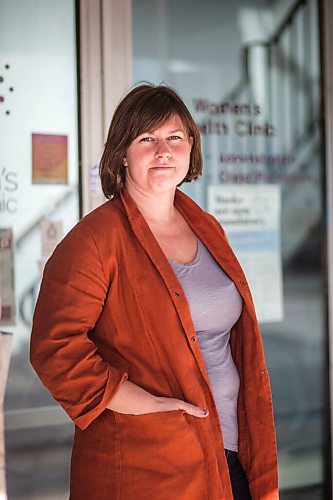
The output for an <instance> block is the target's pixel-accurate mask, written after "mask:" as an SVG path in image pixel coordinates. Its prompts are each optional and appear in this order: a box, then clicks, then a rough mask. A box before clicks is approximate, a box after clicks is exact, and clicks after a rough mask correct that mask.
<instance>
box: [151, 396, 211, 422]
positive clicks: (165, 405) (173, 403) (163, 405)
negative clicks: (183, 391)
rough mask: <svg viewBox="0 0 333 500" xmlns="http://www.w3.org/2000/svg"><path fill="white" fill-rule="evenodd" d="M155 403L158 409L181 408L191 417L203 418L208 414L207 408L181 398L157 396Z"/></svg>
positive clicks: (171, 409)
mask: <svg viewBox="0 0 333 500" xmlns="http://www.w3.org/2000/svg"><path fill="white" fill-rule="evenodd" d="M157 403H158V405H159V410H158V411H173V410H182V411H183V412H185V413H188V414H189V415H192V416H193V417H198V418H205V417H207V416H208V415H209V411H208V410H207V408H200V407H199V406H195V405H192V404H190V403H186V402H185V401H182V400H181V399H174V398H163V397H162V398H157Z"/></svg>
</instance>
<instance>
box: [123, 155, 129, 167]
mask: <svg viewBox="0 0 333 500" xmlns="http://www.w3.org/2000/svg"><path fill="white" fill-rule="evenodd" d="M123 165H124V167H128V163H127V159H126V156H124V158H123Z"/></svg>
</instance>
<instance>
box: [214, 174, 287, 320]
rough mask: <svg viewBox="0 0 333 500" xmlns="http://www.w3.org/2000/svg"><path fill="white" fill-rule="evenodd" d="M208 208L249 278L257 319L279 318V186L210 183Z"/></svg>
mask: <svg viewBox="0 0 333 500" xmlns="http://www.w3.org/2000/svg"><path fill="white" fill-rule="evenodd" d="M208 211H209V212H210V213H211V214H212V215H214V216H215V217H216V218H217V219H218V221H219V222H220V223H221V225H222V226H223V228H224V230H225V232H226V234H227V237H228V240H229V242H230V244H231V246H232V249H233V251H234V252H235V254H236V256H237V258H238V260H239V262H240V264H241V266H242V267H243V270H244V273H245V275H246V277H247V280H248V282H249V285H250V288H251V292H252V296H253V301H254V305H255V308H256V312H257V316H258V320H259V321H260V322H261V323H267V322H276V321H282V320H283V316H284V310H283V276H282V257H281V242H280V219H281V192H280V186H278V185H270V184H260V185H234V184H232V185H229V184H223V185H216V186H215V185H211V186H209V187H208Z"/></svg>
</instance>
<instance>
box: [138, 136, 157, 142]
mask: <svg viewBox="0 0 333 500" xmlns="http://www.w3.org/2000/svg"><path fill="white" fill-rule="evenodd" d="M153 140H154V139H153V137H149V136H147V137H142V138H141V139H140V141H139V142H151V141H153Z"/></svg>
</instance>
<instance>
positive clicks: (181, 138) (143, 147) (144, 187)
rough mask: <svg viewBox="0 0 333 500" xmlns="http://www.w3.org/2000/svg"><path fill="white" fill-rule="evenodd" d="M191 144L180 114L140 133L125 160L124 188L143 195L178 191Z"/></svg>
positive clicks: (186, 167)
mask: <svg viewBox="0 0 333 500" xmlns="http://www.w3.org/2000/svg"><path fill="white" fill-rule="evenodd" d="M192 143H193V138H192V137H188V135H187V131H186V130H185V128H184V125H183V123H182V121H181V119H180V118H179V116H178V115H174V116H172V117H170V118H169V119H168V120H167V121H165V122H164V123H163V125H161V126H160V127H158V128H157V129H155V130H151V131H147V132H145V133H143V134H140V135H139V136H138V137H137V138H136V139H134V141H133V142H132V143H131V144H130V146H129V147H128V149H127V151H126V157H125V158H124V161H123V163H124V165H125V167H126V175H125V185H126V186H127V187H128V186H129V185H130V187H131V188H135V189H137V190H139V191H141V192H156V193H161V192H165V191H170V190H175V188H176V186H177V184H179V183H180V182H181V181H182V180H183V179H184V177H185V176H186V174H187V172H188V168H189V163H190V154H191V148H192Z"/></svg>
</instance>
